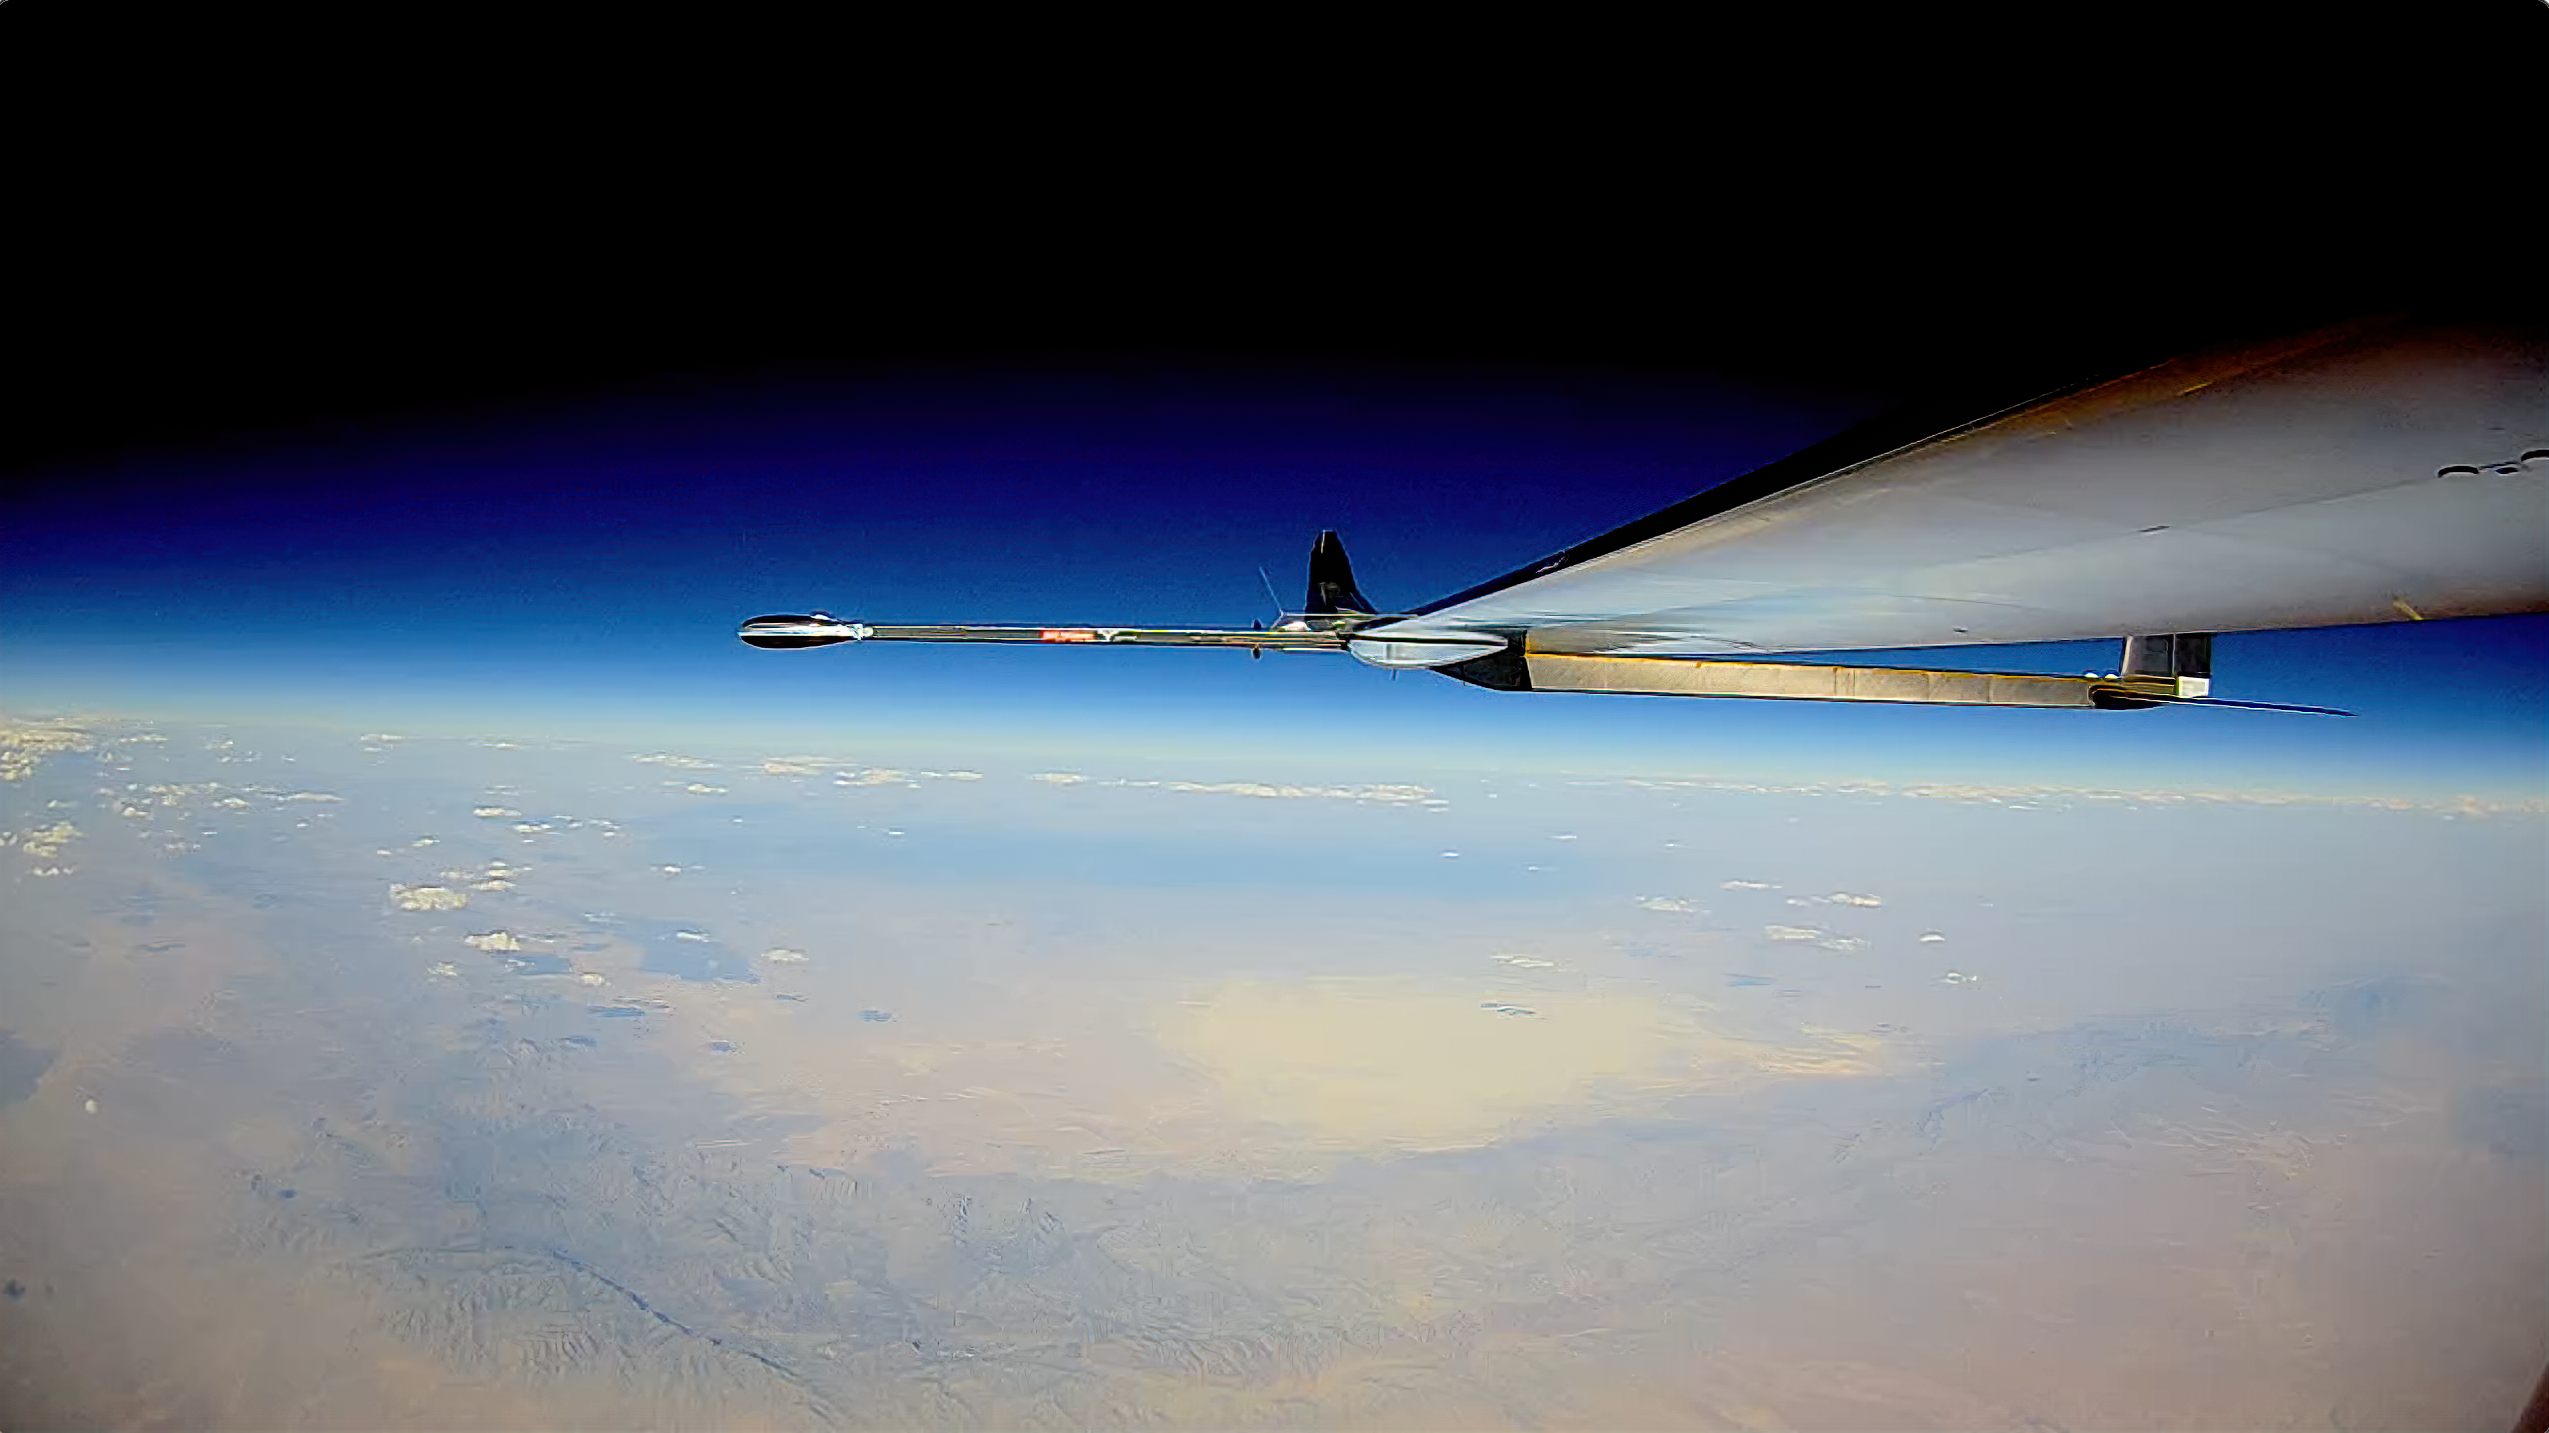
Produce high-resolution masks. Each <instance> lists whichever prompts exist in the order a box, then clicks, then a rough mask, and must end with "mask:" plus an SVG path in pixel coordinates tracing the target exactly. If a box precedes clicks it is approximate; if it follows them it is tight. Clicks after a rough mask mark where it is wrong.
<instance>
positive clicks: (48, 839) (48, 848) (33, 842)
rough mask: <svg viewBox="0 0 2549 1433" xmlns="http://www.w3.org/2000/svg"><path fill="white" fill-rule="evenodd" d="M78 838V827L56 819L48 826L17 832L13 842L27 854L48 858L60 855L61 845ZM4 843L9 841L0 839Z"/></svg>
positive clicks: (0, 843)
mask: <svg viewBox="0 0 2549 1433" xmlns="http://www.w3.org/2000/svg"><path fill="white" fill-rule="evenodd" d="M78 839H80V828H79V827H77V826H74V825H72V824H71V823H70V822H68V821H56V822H54V823H53V824H51V825H49V826H38V827H36V828H35V829H34V830H32V831H27V832H23V833H21V834H19V835H18V836H17V837H16V838H15V840H14V844H15V845H16V846H17V848H18V849H19V850H21V851H24V852H26V853H27V854H28V855H29V856H33V857H36V858H38V859H50V858H52V857H55V856H59V855H61V854H62V848H63V847H65V846H67V845H69V844H71V843H72V842H73V841H76V840H78ZM6 844H11V843H10V842H8V841H0V845H6Z"/></svg>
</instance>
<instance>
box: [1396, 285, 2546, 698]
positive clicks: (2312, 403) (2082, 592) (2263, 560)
mask: <svg viewBox="0 0 2549 1433" xmlns="http://www.w3.org/2000/svg"><path fill="white" fill-rule="evenodd" d="M2545 489H2549V335H2544V332H2543V331H2542V329H2541V327H2540V326H2538V325H2527V324H2517V323H2492V322H2472V321H2455V320H2434V319H2420V318H2415V317H2407V316H2393V317H2387V318H2380V319H2370V320H2363V321H2358V322H2354V323H2348V324H2343V325H2339V326H2336V327H2332V328H2326V329H2321V330H2318V331H2315V332H2311V333H2307V334H2302V335H2297V336H2286V337H2282V338H2277V339H2273V340H2268V341H2264V342H2257V343H2249V344H2243V345H2240V346H2236V347H2230V348H2221V349H2214V350H2209V351H2206V352H2202V353H2197V354H2193V355H2189V356H2186V357H2181V358H2176V359H2171V360H2169V361H2166V362H2161V363H2158V364H2156V365H2152V366H2148V367H2145V368H2142V369H2140V370H2139V371H2136V372H2132V373H2129V374H2127V375H2125V376H2123V377H2120V378H2114V379H2110V380H2107V381H2103V382H2096V383H2091V384H2087V385H2084V386H2081V387H2078V388H2073V389H2070V390H2067V391H2064V392H2060V393H2057V394H2054V395H2051V396H2048V397H2045V398H2042V399H2038V400H2035V401H2032V402H2028V403H2024V404H2021V405H2018V406H2016V407H2014V408H2010V409H2006V410H2004V411H2001V412H1997V413H1993V414H1991V415H1989V416H1986V417H1983V418H1980V419H1978V420H1976V421H1972V422H1968V423H1966V424H1964V425H1963V426H1961V427H1955V428H1950V429H1947V430H1946V431H1943V432H1934V433H1933V434H1932V435H1930V436H1926V437H1917V438H1916V437H1912V436H1910V434H1909V433H1908V432H1907V430H1906V429H1905V428H1904V426H1903V425H1902V424H1901V423H1900V422H1899V421H1898V422H1897V423H1896V424H1895V425H1894V426H1892V427H1890V428H1889V427H1886V426H1883V425H1879V426H1877V427H1874V428H1872V429H1870V430H1868V431H1866V432H1862V433H1856V434H1845V435H1843V436H1842V438H1841V439H1837V440H1834V442H1832V443H1827V444H1823V445H1818V447H1817V448H1816V449H1811V450H1808V451H1807V452H1806V453H1801V454H1799V455H1797V456H1796V457H1795V458H1792V459H1786V460H1782V461H1781V462H1779V463H1774V464H1772V465H1770V467H1768V468H1765V469H1762V470H1759V471H1757V472H1756V473H1754V474H1751V475H1747V476H1746V477H1744V478H1738V479H1736V480H1734V481H1732V482H1730V483H1727V484H1724V485H1722V486H1721V487H1720V488H1717V489H1712V490H1710V491H1709V492H1704V493H1702V494H1700V495H1699V496H1698V497H1696V498H1693V499H1691V500H1690V501H1689V502H1686V503H1684V504H1680V505H1677V507H1675V508H1672V509H1667V510H1666V511H1665V513H1663V514H1658V515H1657V516H1656V517H1655V518H1649V519H1645V520H1642V521H1641V522H1639V523H1633V524H1630V525H1629V526H1628V527H1625V528H1622V529H1618V530H1616V531H1615V532H1613V533H1609V534H1605V535H1603V536H1602V537H1598V538H1594V539H1591V540H1589V541H1587V542H1585V543H1582V544H1579V545H1577V546H1576V547H1574V548H1570V549H1568V550H1567V551H1565V552H1562V553H1559V554H1557V555H1556V556H1554V557H1552V558H1548V559H1544V560H1543V561H1541V562H1538V563H1535V564H1533V565H1531V566H1530V567H1526V568H1523V569H1521V570H1519V571H1517V572H1513V573H1509V574H1507V575H1506V576H1504V577H1501V578H1498V579H1496V580H1494V581H1492V582H1488V583H1486V584H1483V585H1481V586H1479V587H1476V588H1472V589H1470V590H1469V591H1467V592H1463V593H1458V594H1455V595H1453V596H1451V597H1448V598H1444V599H1442V600H1440V601H1438V602H1433V603H1429V604H1427V605H1425V606H1424V607H1421V608H1419V609H1417V611H1416V613H1415V614H1413V615H1411V616H1410V617H1408V618H1406V619H1404V620H1402V621H1397V622H1391V623H1387V624H1385V625H1384V626H1383V628H1382V629H1381V630H1382V631H1385V632H1386V633H1387V634H1388V635H1389V636H1391V637H1396V638H1414V637H1419V636H1446V635H1450V634H1453V633H1462V632H1466V633H1491V632H1492V633H1499V634H1503V635H1505V636H1506V637H1508V638H1509V639H1516V640H1517V644H1518V646H1519V648H1520V650H1521V651H1522V652H1523V653H1526V654H1531V655H1540V654H1547V655H1552V656H1568V657H1600V656H1636V657H1743V656H1761V655H1767V654H1775V653H1787V652H1832V651H1850V650H1870V649H1892V648H1904V647H1944V646H1970V645H1987V644H1994V643H2015V642H2049V641H2069V640H2079V639H2089V638H2102V637H2113V636H2118V635H2122V634H2128V633H2179V632H2185V633H2193V632H2222V631H2243V630H2259V629H2271V628H2289V627H2316V626H2336V625H2345V624H2352V623H2364V622H2385V621H2399V620H2412V619H2418V618H2430V617H2463V616H2493V615H2501V614H2507V613H2517V612H2539V611H2545V610H2549V521H2544V516H2543V514H2544V490H2545ZM1376 635H1377V634H1376Z"/></svg>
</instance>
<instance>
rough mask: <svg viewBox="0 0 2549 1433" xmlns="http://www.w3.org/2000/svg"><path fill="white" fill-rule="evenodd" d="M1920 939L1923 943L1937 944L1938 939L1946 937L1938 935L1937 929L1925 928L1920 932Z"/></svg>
mask: <svg viewBox="0 0 2549 1433" xmlns="http://www.w3.org/2000/svg"><path fill="white" fill-rule="evenodd" d="M1920 939H1921V944H1923V945H1936V944H1938V943H1939V942H1940V941H1943V940H1945V939H1947V937H1945V936H1943V935H1940V934H1939V933H1938V932H1937V931H1934V930H1925V931H1922V932H1921V936H1920Z"/></svg>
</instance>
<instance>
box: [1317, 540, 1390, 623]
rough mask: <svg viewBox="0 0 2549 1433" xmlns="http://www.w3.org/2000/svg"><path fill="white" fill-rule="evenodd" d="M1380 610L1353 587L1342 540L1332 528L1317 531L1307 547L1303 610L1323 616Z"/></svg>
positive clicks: (1351, 565) (1351, 568)
mask: <svg viewBox="0 0 2549 1433" xmlns="http://www.w3.org/2000/svg"><path fill="white" fill-rule="evenodd" d="M1379 610H1380V609H1379V608H1377V607H1374V606H1373V605H1372V599H1370V598H1368V597H1366V596H1364V595H1363V594H1362V592H1361V591H1360V590H1359V589H1357V588H1356V587H1355V585H1354V564H1353V563H1351V562H1349V561H1347V560H1346V556H1345V544H1344V543H1342V542H1339V541H1337V536H1336V534H1335V533H1333V532H1323V533H1320V534H1319V540H1318V541H1317V542H1316V543H1314V544H1312V545H1311V548H1310V596H1309V599H1308V603H1307V605H1306V606H1304V607H1303V608H1302V611H1303V612H1305V613H1307V614H1309V615H1311V616H1320V617H1324V616H1329V615H1332V614H1335V613H1340V612H1351V613H1355V614H1357V615H1362V616H1369V615H1370V614H1372V613H1374V612H1377V611H1379Z"/></svg>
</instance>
